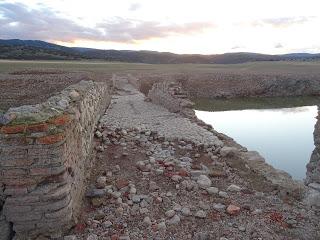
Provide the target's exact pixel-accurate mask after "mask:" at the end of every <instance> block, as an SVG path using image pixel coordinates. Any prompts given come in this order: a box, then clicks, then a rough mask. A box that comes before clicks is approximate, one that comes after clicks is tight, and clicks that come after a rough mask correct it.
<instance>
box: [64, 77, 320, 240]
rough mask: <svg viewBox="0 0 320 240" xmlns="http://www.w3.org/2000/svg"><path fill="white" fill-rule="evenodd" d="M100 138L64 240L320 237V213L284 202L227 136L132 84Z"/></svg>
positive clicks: (103, 123) (117, 98) (116, 101)
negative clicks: (79, 207) (235, 150)
mask: <svg viewBox="0 0 320 240" xmlns="http://www.w3.org/2000/svg"><path fill="white" fill-rule="evenodd" d="M95 136H96V151H97V154H96V165H95V169H93V171H92V172H93V174H92V176H91V178H90V180H89V186H88V189H87V193H86V200H85V205H84V207H83V209H82V216H81V219H80V222H79V223H78V224H77V225H76V226H75V228H74V229H72V230H71V231H70V233H68V235H66V236H65V237H64V239H65V240H71V239H86V240H96V239H112V240H116V239H122V240H125V239H132V240H135V239H139V240H140V239H172V240H173V239H175V240H178V239H181V240H182V239H195V240H206V239H220V240H231V239H233V240H239V239H257V240H258V239H279V240H280V239H282V240H284V239H286V240H287V239H288V240H289V239H297V240H298V239H299V240H301V239H309V240H316V239H320V225H319V215H320V214H319V211H317V210H315V209H310V208H308V207H307V206H305V205H303V204H302V203H300V202H299V201H297V200H295V199H294V198H290V197H284V196H281V197H280V195H279V191H278V190H277V189H276V188H274V186H272V185H271V184H269V183H268V182H267V181H265V180H264V179H263V178H262V177H259V176H257V175H256V174H255V173H252V171H251V170H250V169H249V168H248V166H246V165H245V164H244V162H242V161H241V159H238V158H237V156H236V155H234V154H232V152H231V151H230V148H229V144H230V142H229V141H228V139H227V138H225V137H224V136H223V135H222V134H217V133H216V132H215V131H213V130H210V129H208V128H204V127H202V126H199V125H198V124H197V123H196V122H192V121H191V120H189V119H186V118H184V117H182V116H180V115H178V114H174V113H170V112H168V111H167V110H166V109H164V108H162V107H160V106H157V105H154V104H152V103H150V102H147V101H145V98H144V96H143V95H142V94H141V93H139V92H138V91H137V90H135V89H134V88H133V87H132V86H130V85H129V84H128V83H126V82H125V81H123V84H122V86H120V87H119V89H118V90H117V91H116V93H115V94H114V96H113V99H112V104H111V105H110V107H109V108H108V109H107V111H106V114H105V116H103V117H102V118H101V120H100V123H99V125H98V126H97V130H96V132H95ZM243 151H245V149H243Z"/></svg>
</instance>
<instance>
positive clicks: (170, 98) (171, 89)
mask: <svg viewBox="0 0 320 240" xmlns="http://www.w3.org/2000/svg"><path fill="white" fill-rule="evenodd" d="M148 97H149V98H150V99H151V101H152V102H153V103H155V104H158V105H162V106H164V107H165V108H167V109H168V110H169V111H170V112H176V113H181V114H183V115H185V116H187V117H191V118H195V113H194V111H193V109H192V106H193V102H191V101H190V100H188V99H187V95H186V93H184V92H183V91H182V88H181V86H180V85H179V84H177V83H174V82H168V81H164V82H158V83H155V84H153V86H152V88H151V90H150V91H149V93H148Z"/></svg>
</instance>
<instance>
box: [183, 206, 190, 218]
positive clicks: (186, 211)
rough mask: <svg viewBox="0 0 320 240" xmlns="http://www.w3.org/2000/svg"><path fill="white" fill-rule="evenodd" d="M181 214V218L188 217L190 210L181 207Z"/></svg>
mask: <svg viewBox="0 0 320 240" xmlns="http://www.w3.org/2000/svg"><path fill="white" fill-rule="evenodd" d="M181 214H182V215H183V216H189V215H191V211H190V208H188V207H183V208H182V209H181Z"/></svg>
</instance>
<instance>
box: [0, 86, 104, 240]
mask: <svg viewBox="0 0 320 240" xmlns="http://www.w3.org/2000/svg"><path fill="white" fill-rule="evenodd" d="M109 102H110V93H109V89H108V86H107V85H106V84H105V83H98V82H92V81H81V82H79V83H78V84H75V85H72V86H69V87H68V88H66V89H65V90H63V91H62V92H61V93H60V94H58V95H56V96H54V97H51V98H49V99H48V100H47V101H46V102H44V103H41V104H37V105H32V106H22V107H17V108H11V109H9V110H8V111H7V113H6V114H5V115H3V116H2V117H1V119H0V120H1V124H2V126H1V125H0V231H1V236H0V239H1V240H3V239H9V238H10V237H12V236H13V235H14V234H15V235H16V236H17V237H18V238H19V239H29V238H32V237H35V236H39V235H45V236H49V237H57V236H59V235H60V234H61V233H62V232H63V231H64V230H66V229H68V228H70V226H72V225H73V224H74V222H75V221H76V219H77V217H78V211H79V209H80V204H81V202H82V201H81V198H82V197H83V194H84V190H85V189H84V188H85V180H86V175H87V174H88V171H87V169H88V168H90V166H91V165H92V161H90V160H91V153H92V146H93V132H94V127H95V125H96V123H97V121H98V120H99V118H100V116H101V115H102V114H103V113H104V111H105V109H106V107H107V106H108V104H109Z"/></svg>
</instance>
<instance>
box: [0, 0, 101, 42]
mask: <svg viewBox="0 0 320 240" xmlns="http://www.w3.org/2000/svg"><path fill="white" fill-rule="evenodd" d="M0 15H1V16H2V18H1V19H0V38H21V39H41V40H52V41H55V40H59V41H64V42H72V41H73V40H75V39H78V38H81V39H88V40H94V39H95V38H96V37H97V36H99V34H100V33H99V31H98V30H96V29H92V28H87V27H83V26H80V25H78V24H77V23H75V22H73V21H72V20H69V19H66V18H63V17H60V16H58V15H57V13H56V12H54V11H52V10H50V9H43V8H42V9H40V10H34V9H33V10H29V9H28V8H27V6H26V5H23V4H11V3H4V4H0Z"/></svg>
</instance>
